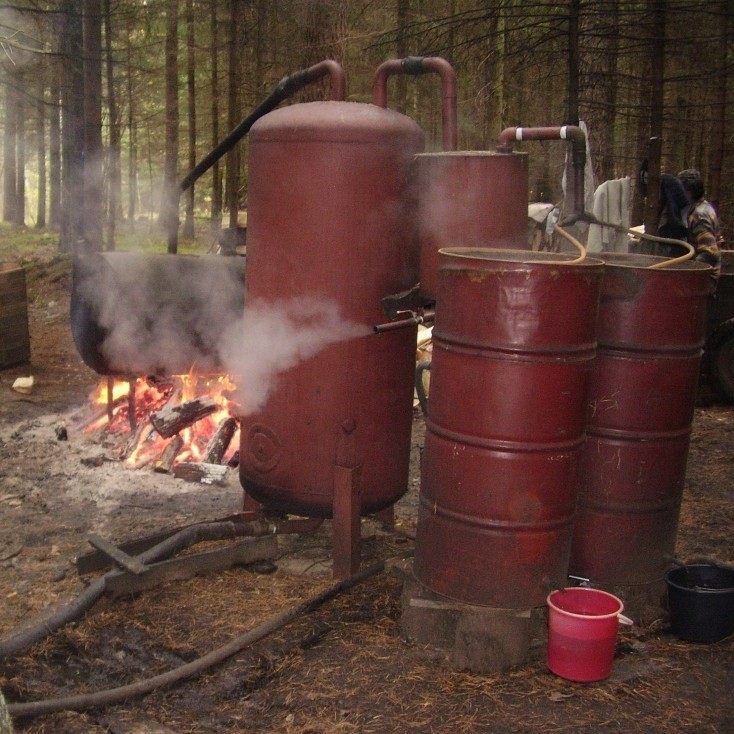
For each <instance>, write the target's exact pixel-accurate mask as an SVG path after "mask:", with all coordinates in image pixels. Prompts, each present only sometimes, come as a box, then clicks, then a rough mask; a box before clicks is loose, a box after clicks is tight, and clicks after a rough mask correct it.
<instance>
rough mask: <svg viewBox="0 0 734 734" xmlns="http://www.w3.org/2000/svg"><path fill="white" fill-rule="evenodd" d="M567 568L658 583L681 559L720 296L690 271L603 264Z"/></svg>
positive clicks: (631, 258)
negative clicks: (684, 509)
mask: <svg viewBox="0 0 734 734" xmlns="http://www.w3.org/2000/svg"><path fill="white" fill-rule="evenodd" d="M601 257H602V258H603V259H604V260H605V263H606V265H605V272H604V278H603V282H602V291H601V296H600V306H599V321H598V328H597V339H598V349H597V353H596V358H595V361H594V366H593V369H592V378H591V386H590V389H589V417H588V423H587V440H586V446H585V448H584V451H583V453H582V464H581V466H582V470H581V473H580V487H579V508H578V514H577V518H576V523H575V530H574V538H573V546H572V553H571V560H570V570H571V572H572V573H574V574H577V575H579V576H584V577H588V578H591V579H592V580H593V581H594V582H597V583H601V584H617V585H635V584H652V583H654V582H656V581H661V580H662V577H663V573H664V571H665V569H666V567H667V565H668V564H669V561H670V556H671V555H672V554H673V552H674V549H675V538H676V532H677V527H678V515H679V510H680V503H681V497H682V493H683V483H684V479H685V471H686V461H687V458H688V445H689V438H690V433H691V423H692V420H693V410H694V404H695V398H696V389H697V385H698V379H699V371H700V361H701V354H702V346H703V342H704V333H705V326H706V306H707V300H708V296H709V294H710V292H711V288H712V283H713V281H712V278H711V274H710V273H711V269H710V268H709V267H708V266H707V265H704V264H703V263H699V262H696V261H687V262H683V263H679V264H676V265H671V266H669V267H665V268H662V269H658V268H657V267H656V268H654V269H650V266H651V265H656V266H659V265H660V264H662V263H663V262H664V258H660V257H653V256H644V255H624V254H615V255H611V254H609V255H608V254H606V253H603V254H602V255H601Z"/></svg>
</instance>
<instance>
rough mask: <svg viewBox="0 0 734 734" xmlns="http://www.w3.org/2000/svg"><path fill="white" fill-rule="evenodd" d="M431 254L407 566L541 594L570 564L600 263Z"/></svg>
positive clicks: (483, 595)
mask: <svg viewBox="0 0 734 734" xmlns="http://www.w3.org/2000/svg"><path fill="white" fill-rule="evenodd" d="M439 259H440V267H439V277H440V284H439V292H438V300H437V303H436V316H435V326H434V332H433V363H432V370H431V373H432V376H431V396H430V402H429V410H428V417H427V420H426V439H425V448H424V452H423V465H422V480H421V491H420V506H419V511H418V531H417V539H416V551H415V563H414V569H415V574H416V577H417V578H418V579H419V581H421V583H422V584H424V585H425V586H426V587H427V588H429V589H430V590H432V591H434V592H436V593H438V594H442V595H444V596H447V597H450V598H453V599H457V600H459V601H461V602H464V603H468V604H478V605H487V606H493V607H504V608H528V607H532V606H536V605H540V604H542V603H543V602H544V600H545V597H546V596H547V593H548V588H549V584H559V585H562V584H563V583H564V581H565V578H566V574H567V568H568V557H569V553H570V549H571V534H572V523H573V515H574V510H575V507H576V493H577V465H578V456H579V452H580V448H581V444H582V441H583V434H584V421H585V414H586V401H587V386H588V378H589V373H590V368H591V361H592V359H593V356H594V350H595V321H596V312H597V301H598V293H599V283H600V280H601V274H602V268H603V265H602V263H601V261H599V260H595V259H592V258H586V259H585V260H583V261H582V262H575V264H572V263H574V260H575V258H573V256H566V255H560V254H554V253H538V252H513V251H496V250H494V251H493V250H485V249H473V248H448V249H444V250H441V251H440V253H439Z"/></svg>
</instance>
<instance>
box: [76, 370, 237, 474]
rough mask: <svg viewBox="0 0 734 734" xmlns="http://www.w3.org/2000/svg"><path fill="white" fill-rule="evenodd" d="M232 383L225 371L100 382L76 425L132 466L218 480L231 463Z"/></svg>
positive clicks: (233, 452) (233, 427) (234, 458)
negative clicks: (211, 373) (220, 373)
mask: <svg viewBox="0 0 734 734" xmlns="http://www.w3.org/2000/svg"><path fill="white" fill-rule="evenodd" d="M234 390H235V385H234V384H233V383H232V381H231V380H230V378H229V376H227V375H215V376H212V375H198V374H196V373H194V372H193V371H192V372H190V373H188V374H186V375H175V376H172V377H166V378H157V377H147V378H131V379H130V380H116V379H114V378H112V377H110V378H108V379H107V380H105V381H103V382H101V383H100V384H99V385H98V386H97V388H96V389H95V391H94V393H93V394H92V396H91V398H90V402H89V405H87V406H86V407H85V409H84V410H83V411H82V415H79V416H77V428H78V429H79V430H81V431H83V432H84V433H86V434H91V435H93V436H94V438H95V440H96V441H97V442H99V443H101V444H102V445H104V446H105V447H107V448H109V449H112V451H113V453H115V454H116V455H117V456H118V457H119V459H120V460H121V461H124V462H125V463H126V464H127V465H128V466H130V467H132V468H142V467H151V466H152V468H153V469H154V470H155V471H158V472H170V473H172V474H174V476H178V477H181V478H184V479H188V480H190V481H201V482H205V483H211V482H213V481H217V480H219V479H221V478H222V477H223V476H224V474H225V473H226V468H227V466H235V465H236V464H237V459H238V457H237V450H236V447H237V446H238V444H239V442H238V440H237V437H238V432H239V427H238V422H237V419H236V418H235V417H234V416H233V412H234V409H235V407H236V404H235V403H234V402H233V401H232V400H231V398H230V397H229V396H230V395H231V394H232V393H234Z"/></svg>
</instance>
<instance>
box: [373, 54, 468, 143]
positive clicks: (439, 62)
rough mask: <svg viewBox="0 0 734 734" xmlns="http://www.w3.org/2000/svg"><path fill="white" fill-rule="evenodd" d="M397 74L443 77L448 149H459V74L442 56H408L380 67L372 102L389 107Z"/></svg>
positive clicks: (442, 115) (445, 135)
mask: <svg viewBox="0 0 734 734" xmlns="http://www.w3.org/2000/svg"><path fill="white" fill-rule="evenodd" d="M394 74H412V75H414V76H418V75H419V74H438V75H439V76H440V77H441V128H442V131H443V148H444V150H456V145H457V142H456V141H457V134H456V130H457V125H456V73H455V72H454V68H453V67H452V66H451V64H450V63H449V62H448V61H446V59H442V58H441V57H440V56H407V57H405V58H404V59H391V60H389V61H385V62H383V63H382V64H380V66H378V67H377V71H375V77H374V80H373V82H372V101H373V102H374V103H375V104H376V105H377V106H378V107H387V80H388V77H390V76H393V75H394Z"/></svg>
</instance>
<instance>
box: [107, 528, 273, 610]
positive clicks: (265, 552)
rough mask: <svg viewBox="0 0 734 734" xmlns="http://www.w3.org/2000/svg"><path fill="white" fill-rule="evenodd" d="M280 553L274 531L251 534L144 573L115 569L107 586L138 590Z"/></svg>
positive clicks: (156, 565) (153, 565)
mask: <svg viewBox="0 0 734 734" xmlns="http://www.w3.org/2000/svg"><path fill="white" fill-rule="evenodd" d="M277 555H278V539H277V538H276V537H275V536H274V535H265V536H263V537H261V538H247V539H246V540H241V541H239V542H237V543H230V544H229V545H227V546H226V547H223V548H215V549H213V550H210V551H203V552H202V553H192V554H189V555H185V556H181V557H179V558H171V559H170V560H168V561H161V562H160V563H151V564H150V565H148V567H147V569H146V571H145V573H144V574H142V575H140V576H136V575H135V574H132V573H128V572H126V571H113V572H111V573H110V574H109V575H108V577H107V583H106V587H105V588H106V590H107V591H108V592H110V593H111V594H112V596H113V597H114V596H121V595H124V594H136V593H138V592H140V591H146V590H147V589H152V588H154V587H156V586H159V585H160V584H164V583H168V582H170V581H181V580H183V579H189V578H191V577H192V576H199V575H201V574H205V573H212V572H215V571H224V570H225V569H227V568H232V566H240V565H244V564H246V563H252V562H254V561H264V560H272V559H273V558H275V557H276V556H277Z"/></svg>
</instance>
